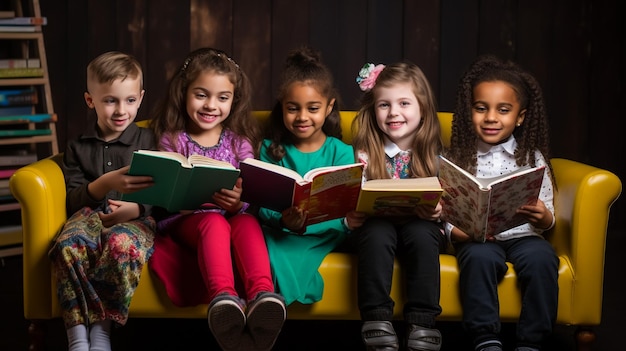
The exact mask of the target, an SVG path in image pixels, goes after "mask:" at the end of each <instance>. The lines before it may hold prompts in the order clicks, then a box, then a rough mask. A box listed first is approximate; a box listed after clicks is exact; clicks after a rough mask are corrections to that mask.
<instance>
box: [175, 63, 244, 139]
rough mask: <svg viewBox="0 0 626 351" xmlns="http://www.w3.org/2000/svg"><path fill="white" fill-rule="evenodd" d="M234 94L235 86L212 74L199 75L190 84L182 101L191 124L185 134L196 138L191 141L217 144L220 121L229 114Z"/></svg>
mask: <svg viewBox="0 0 626 351" xmlns="http://www.w3.org/2000/svg"><path fill="white" fill-rule="evenodd" d="M234 91H235V86H234V85H233V83H231V82H230V79H229V78H228V76H227V75H224V74H219V73H216V72H214V71H207V72H203V73H201V74H199V75H198V77H197V78H196V79H195V80H194V81H192V82H191V83H190V84H189V87H188V88H187V95H186V97H185V101H186V109H187V114H188V115H189V117H190V118H191V122H192V123H189V125H188V128H187V132H188V133H189V134H190V135H191V136H192V137H194V136H195V137H197V138H194V139H198V140H196V141H199V142H200V143H201V144H202V145H206V146H208V145H215V143H217V140H218V139H219V135H220V133H221V131H222V122H223V121H224V120H226V118H228V116H229V115H230V111H231V108H232V105H233V99H234V95H235V93H234ZM207 132H208V133H207ZM208 136H211V137H210V138H207V137H208ZM216 138H217V139H216ZM202 139H204V141H203V140H202ZM212 140H214V142H213V141H212Z"/></svg>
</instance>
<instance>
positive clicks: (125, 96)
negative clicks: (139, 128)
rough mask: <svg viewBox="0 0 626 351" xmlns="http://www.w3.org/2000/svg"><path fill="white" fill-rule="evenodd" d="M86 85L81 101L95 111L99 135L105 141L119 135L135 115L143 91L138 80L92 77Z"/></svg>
mask: <svg viewBox="0 0 626 351" xmlns="http://www.w3.org/2000/svg"><path fill="white" fill-rule="evenodd" d="M88 88H89V91H88V92H86V93H85V96H84V97H85V102H86V103H87V106H89V108H91V109H95V111H96V115H97V117H98V128H99V129H100V133H101V135H100V136H101V137H102V138H103V139H104V140H106V141H110V140H114V139H117V138H119V136H120V135H121V134H122V132H124V130H126V128H127V127H128V126H129V125H130V124H131V123H133V121H134V120H135V117H137V111H138V110H139V106H140V105H141V101H142V99H143V95H144V91H143V90H142V89H141V80H140V79H138V78H131V77H127V78H126V79H124V80H122V79H116V80H114V81H113V82H112V83H98V82H96V81H92V82H89V84H88Z"/></svg>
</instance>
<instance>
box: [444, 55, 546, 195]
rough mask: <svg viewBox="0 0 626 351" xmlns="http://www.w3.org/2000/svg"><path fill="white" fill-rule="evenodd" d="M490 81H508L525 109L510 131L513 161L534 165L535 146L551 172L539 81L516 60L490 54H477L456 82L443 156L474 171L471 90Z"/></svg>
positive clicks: (474, 138) (475, 159)
mask: <svg viewBox="0 0 626 351" xmlns="http://www.w3.org/2000/svg"><path fill="white" fill-rule="evenodd" d="M494 81H502V82H506V83H507V84H508V85H510V86H511V87H512V88H513V90H514V91H515V94H516V95H517V99H518V100H519V102H520V107H521V110H524V109H525V110H526V114H525V117H524V123H523V124H522V125H521V126H518V127H516V128H515V130H514V131H513V136H514V137H515V140H516V141H517V149H516V150H515V161H516V164H517V165H518V166H523V165H530V166H531V167H534V166H535V164H536V159H535V152H536V151H537V150H538V151H539V152H541V154H542V155H543V157H544V158H545V160H546V162H547V164H548V167H549V168H550V174H551V175H553V174H554V173H553V172H552V165H551V163H550V158H549V156H550V154H549V144H550V141H549V140H550V139H549V125H548V118H547V115H546V108H545V104H544V100H543V94H542V91H541V87H540V85H539V83H538V82H537V80H536V79H535V78H534V77H533V76H532V75H531V74H530V73H528V72H526V71H525V70H523V69H522V68H521V67H520V66H519V65H518V64H516V63H514V62H512V61H504V60H501V59H499V58H497V57H495V56H492V55H483V56H479V57H478V58H477V59H476V60H475V61H474V62H473V63H472V65H471V66H470V67H469V69H468V70H467V71H466V72H465V74H464V75H463V77H462V78H461V80H460V82H459V85H458V90H457V96H456V108H455V111H454V115H453V118H452V136H451V139H450V148H449V149H448V150H446V155H447V157H449V158H450V159H451V160H453V161H454V162H455V163H456V164H458V165H459V166H461V167H462V168H464V169H465V170H467V171H468V172H470V173H472V174H474V173H475V172H476V161H477V158H476V150H477V147H478V146H477V143H478V141H479V138H478V136H477V135H476V133H475V132H474V127H473V122H472V106H473V101H474V98H473V92H474V88H475V87H476V85H478V84H480V83H483V82H494ZM553 183H554V180H553ZM554 184H556V183H554Z"/></svg>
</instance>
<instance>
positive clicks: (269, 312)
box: [246, 292, 287, 351]
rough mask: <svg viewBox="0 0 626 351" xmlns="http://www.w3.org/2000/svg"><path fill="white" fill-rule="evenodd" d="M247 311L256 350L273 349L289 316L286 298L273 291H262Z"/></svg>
mask: <svg viewBox="0 0 626 351" xmlns="http://www.w3.org/2000/svg"><path fill="white" fill-rule="evenodd" d="M246 312H247V318H248V331H250V336H251V337H252V341H253V343H254V346H255V350H268V351H269V350H271V349H272V346H274V343H275V342H276V339H277V338H278V334H280V330H281V329H282V328H283V324H284V323H285V319H286V318H287V307H286V306H285V300H284V299H283V297H282V296H280V295H279V294H276V293H273V292H260V293H258V294H257V296H256V297H255V298H254V300H252V302H250V304H249V305H248V310H247V311H246Z"/></svg>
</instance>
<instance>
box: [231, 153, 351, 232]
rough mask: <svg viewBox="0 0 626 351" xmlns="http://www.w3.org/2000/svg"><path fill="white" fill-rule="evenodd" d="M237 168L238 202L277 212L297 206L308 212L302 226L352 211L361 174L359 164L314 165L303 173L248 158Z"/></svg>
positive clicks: (341, 215)
mask: <svg viewBox="0 0 626 351" xmlns="http://www.w3.org/2000/svg"><path fill="white" fill-rule="evenodd" d="M239 168H240V169H241V178H242V179H243V193H242V194H241V200H242V201H245V202H248V203H250V204H253V205H257V206H260V207H265V208H269V209H272V210H274V211H279V212H281V211H283V210H285V209H286V208H289V207H292V206H297V207H299V208H301V209H303V210H306V211H308V216H307V221H306V224H305V225H311V224H314V223H319V222H323V221H327V220H331V219H335V218H341V217H344V216H345V215H346V213H347V212H348V211H351V210H354V209H355V208H356V202H357V200H358V196H359V191H360V189H361V179H362V176H363V164H361V163H353V164H349V165H342V166H330V167H321V168H316V169H313V170H311V171H309V172H308V173H307V174H305V175H304V176H300V175H299V174H298V173H297V172H295V171H293V170H291V169H288V168H285V167H282V166H279V165H276V164H272V163H269V162H264V161H260V160H256V159H251V158H250V159H246V160H244V161H243V162H241V164H240V165H239Z"/></svg>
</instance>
